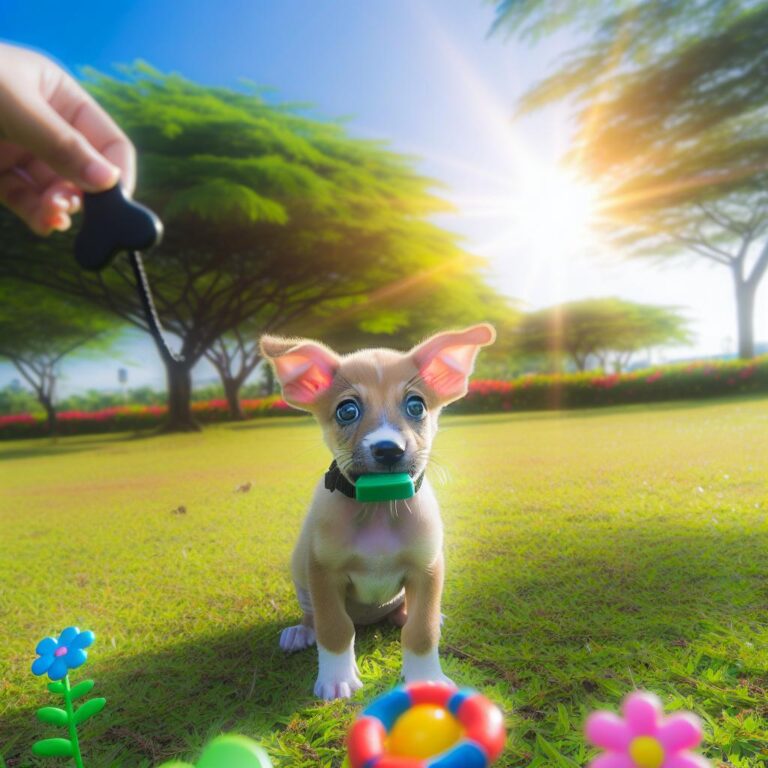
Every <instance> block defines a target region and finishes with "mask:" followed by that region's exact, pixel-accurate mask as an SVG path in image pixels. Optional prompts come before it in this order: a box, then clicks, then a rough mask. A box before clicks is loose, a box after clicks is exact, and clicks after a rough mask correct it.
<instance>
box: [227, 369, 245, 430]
mask: <svg viewBox="0 0 768 768" xmlns="http://www.w3.org/2000/svg"><path fill="white" fill-rule="evenodd" d="M221 381H222V384H223V385H224V394H225V395H226V398H227V405H228V406H229V415H230V417H231V418H232V419H234V420H235V421H243V419H245V413H244V412H243V407H242V405H241V404H240V387H241V386H242V385H243V382H242V381H240V380H239V379H234V378H230V377H229V376H222V377H221Z"/></svg>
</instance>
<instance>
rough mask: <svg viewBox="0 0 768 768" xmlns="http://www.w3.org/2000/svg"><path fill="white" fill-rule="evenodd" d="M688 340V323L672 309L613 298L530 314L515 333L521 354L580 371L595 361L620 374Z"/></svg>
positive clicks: (604, 367)
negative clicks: (641, 354) (633, 362)
mask: <svg viewBox="0 0 768 768" xmlns="http://www.w3.org/2000/svg"><path fill="white" fill-rule="evenodd" d="M688 341H689V336H688V331H687V328H686V321H685V320H684V319H683V318H682V317H681V316H680V315H679V314H678V312H676V311H675V310H674V309H672V308H669V307H658V306H653V305H649V304H636V303H633V302H630V301H623V300H622V299H615V298H609V299H584V300H581V301H572V302H568V303H566V304H559V305H557V306H554V307H549V308H547V309H542V310H539V311H538V312H531V313H530V314H528V315H526V316H524V317H523V319H522V321H521V323H520V325H519V326H518V328H517V342H518V352H519V353H521V354H523V355H533V356H546V357H549V358H550V359H551V360H552V361H553V362H554V363H555V364H556V365H557V366H558V367H559V366H560V365H561V363H562V359H563V358H564V357H568V358H570V360H571V362H572V363H573V365H574V366H575V368H576V370H578V371H583V370H586V368H587V366H588V365H589V362H590V360H597V361H598V362H599V364H600V366H601V367H602V368H603V369H604V370H607V369H608V368H609V367H612V368H613V369H614V371H617V372H619V371H621V370H623V369H624V368H625V367H626V366H627V364H628V363H629V360H630V358H631V357H632V355H633V354H635V353H636V352H638V351H640V350H648V349H652V348H654V347H662V346H668V345H670V344H684V343H686V342H688Z"/></svg>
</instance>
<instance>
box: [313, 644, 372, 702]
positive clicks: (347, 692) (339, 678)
mask: <svg viewBox="0 0 768 768" xmlns="http://www.w3.org/2000/svg"><path fill="white" fill-rule="evenodd" d="M353 642H354V641H353ZM317 654H318V658H319V662H320V669H319V671H318V673H317V680H316V681H315V696H319V697H320V698H321V699H326V700H329V699H348V698H350V696H352V694H353V693H354V692H355V691H357V690H359V689H360V688H362V687H363V684H362V682H361V681H360V678H359V677H358V674H359V673H358V669H357V663H356V662H355V652H354V650H353V646H352V644H350V646H349V648H348V649H347V650H346V651H342V652H341V653H332V652H331V651H329V650H328V649H327V648H323V646H322V645H320V643H318V644H317Z"/></svg>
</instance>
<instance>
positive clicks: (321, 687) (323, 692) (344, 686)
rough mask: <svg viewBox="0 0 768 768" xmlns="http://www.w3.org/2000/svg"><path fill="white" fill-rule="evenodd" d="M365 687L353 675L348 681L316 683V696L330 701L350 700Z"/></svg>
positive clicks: (321, 681)
mask: <svg viewBox="0 0 768 768" xmlns="http://www.w3.org/2000/svg"><path fill="white" fill-rule="evenodd" d="M362 687H363V684H362V682H360V679H359V678H358V677H357V675H353V676H352V677H351V678H350V679H348V680H321V679H320V678H319V677H318V678H317V682H316V683H315V696H317V697H318V698H320V699H325V700H326V701H330V700H331V699H349V698H351V696H352V694H353V693H354V692H355V691H358V690H360V688H362Z"/></svg>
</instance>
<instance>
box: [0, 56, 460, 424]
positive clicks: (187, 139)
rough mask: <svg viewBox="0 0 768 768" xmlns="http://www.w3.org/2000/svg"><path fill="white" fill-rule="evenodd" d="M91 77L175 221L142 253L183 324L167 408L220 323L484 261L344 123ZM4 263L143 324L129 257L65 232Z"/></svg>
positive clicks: (284, 314) (401, 165)
mask: <svg viewBox="0 0 768 768" xmlns="http://www.w3.org/2000/svg"><path fill="white" fill-rule="evenodd" d="M89 85H90V89H91V91H92V92H93V93H94V95H95V96H96V97H97V99H98V100H99V101H100V102H101V103H102V104H103V105H104V106H105V107H106V109H107V110H108V111H109V112H110V113H111V114H112V115H113V116H114V117H115V119H116V120H117V121H118V122H119V123H120V124H121V126H122V127H123V128H124V129H125V131H126V132H127V133H128V135H129V136H130V137H131V138H132V140H133V141H134V143H135V144H136V146H137V149H138V154H139V186H138V192H137V197H138V198H139V199H140V200H142V201H143V202H146V203H147V204H148V205H149V206H150V207H152V208H153V209H154V210H156V211H157V212H158V213H159V215H160V216H161V218H162V219H163V220H164V221H165V223H166V233H165V238H164V242H163V244H162V245H161V246H160V247H159V248H158V249H157V250H156V251H155V252H153V253H152V254H151V255H150V256H148V258H147V260H146V261H147V271H148V273H149V275H150V278H151V282H152V286H153V290H154V293H155V296H156V300H157V305H158V310H159V313H160V316H161V318H162V320H163V323H164V324H165V325H166V327H167V328H168V329H169V331H171V332H172V333H173V334H175V335H176V336H177V337H178V338H179V339H180V350H181V353H182V355H183V357H184V362H183V363H175V362H174V361H172V360H169V359H167V358H166V359H165V362H166V365H167V367H168V371H169V375H168V380H169V390H170V394H171V397H170V406H171V409H170V410H171V419H172V421H174V422H175V424H176V425H177V426H180V427H184V426H187V425H189V424H190V422H191V415H190V412H189V388H190V378H189V370H190V368H191V367H192V366H193V365H194V364H195V363H196V362H197V361H198V360H199V359H200V358H201V356H203V355H204V354H205V353H206V351H207V350H209V349H210V348H211V346H212V345H213V344H214V343H215V342H216V340H217V339H220V338H221V337H222V336H225V335H226V334H230V333H232V332H234V330H235V329H237V328H238V327H240V326H241V325H243V324H244V323H248V326H249V328H250V329H253V330H251V333H253V331H254V330H255V329H259V332H263V331H267V330H276V329H279V328H282V327H284V326H286V325H287V324H289V323H292V322H295V321H296V320H297V319H298V318H301V317H304V316H305V315H306V313H307V312H309V311H314V309H315V308H316V307H317V306H318V305H320V304H322V303H323V302H328V301H332V302H338V301H342V300H345V299H351V298H354V297H362V296H366V295H368V294H369V293H370V292H372V291H374V290H378V289H380V288H381V287H382V286H386V285H388V284H394V283H397V282H398V281H400V280H402V279H404V278H407V277H409V276H413V275H418V274H419V273H422V272H425V271H426V272H430V271H431V270H434V269H436V268H439V267H440V265H442V264H444V263H446V262H449V263H451V264H457V265H461V267H460V268H459V269H458V270H457V277H456V279H461V277H460V276H461V274H469V273H471V272H472V271H473V270H474V269H475V267H474V262H473V261H472V260H471V259H470V258H469V257H468V256H467V254H465V253H464V252H463V251H462V250H461V249H460V248H459V247H458V246H457V244H456V242H455V239H454V237H453V236H452V235H449V234H448V233H446V232H444V231H442V230H440V229H439V228H438V227H436V226H435V225H433V224H432V223H431V222H430V221H429V216H430V215H432V214H434V213H436V212H438V211H444V210H445V209H446V205H445V204H444V203H443V202H442V201H441V200H440V199H439V198H438V197H436V196H435V195H434V194H433V193H432V191H431V189H432V186H433V183H432V182H431V181H430V180H429V179H426V178H424V177H422V176H420V175H419V174H417V173H416V172H415V171H414V170H413V169H412V162H411V160H410V158H407V157H403V156H401V155H397V154H395V153H393V152H391V151H388V150H387V149H386V148H385V147H384V146H382V145H381V144H380V143H378V142H373V141H363V140H359V139H353V138H350V137H349V136H348V135H347V133H346V132H345V130H344V129H343V127H342V126H340V125H338V124H335V123H325V122H321V121H318V120H314V119H311V118H309V117H307V116H305V115H304V114H303V113H302V111H301V110H299V109H298V108H293V107H291V106H286V105H281V104H273V103H270V102H268V101H266V100H265V99H264V98H263V97H262V96H261V94H260V92H259V91H258V90H256V89H250V90H248V91H244V92H240V91H233V90H229V89H224V88H210V87H204V86H201V85H197V84H195V83H192V82H189V81H187V80H184V79H182V78H180V77H177V76H166V75H162V74H159V73H157V72H155V71H154V70H152V69H150V68H148V67H146V66H144V65H137V66H134V67H130V68H127V69H125V70H123V72H122V77H121V78H120V79H116V78H112V77H107V76H105V75H101V74H98V73H91V74H90V81H89ZM16 247H17V248H18V249H19V250H20V249H24V254H25V255H24V259H23V263H22V260H21V259H17V260H8V263H9V265H10V266H8V267H6V271H10V272H11V273H12V274H16V275H17V276H18V277H19V278H23V279H29V280H35V281H37V282H40V283H44V284H47V285H49V286H51V287H52V288H55V289H57V290H62V291H66V292H68V293H70V294H73V295H76V296H81V297H83V298H86V299H87V300H89V301H92V302H94V303H96V304H97V305H99V306H101V307H105V308H109V309H110V310H111V311H113V312H114V313H116V314H117V315H118V316H119V317H121V318H123V319H124V320H126V321H127V322H130V323H132V324H134V325H137V326H139V327H141V328H146V323H145V319H144V316H143V314H142V311H141V307H140V304H139V301H138V299H137V296H136V293H135V290H134V287H133V280H132V277H131V275H130V273H129V269H128V264H127V263H126V262H125V261H124V260H123V259H118V260H116V261H115V263H114V265H113V266H111V267H110V268H108V269H106V270H105V271H104V272H103V273H101V274H98V275H93V274H84V273H83V272H81V271H80V270H79V269H78V268H77V267H76V265H75V263H74V261H73V260H72V258H71V256H70V253H71V251H70V248H71V242H70V240H69V239H67V238H56V239H55V240H52V241H49V242H45V243H39V242H38V243H36V244H34V245H30V243H29V240H28V238H26V239H22V238H21V237H17V238H16Z"/></svg>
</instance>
